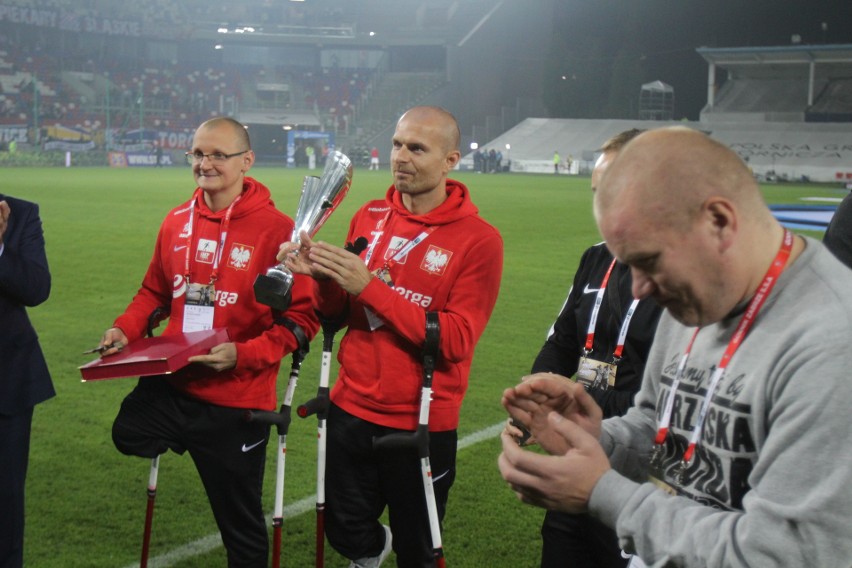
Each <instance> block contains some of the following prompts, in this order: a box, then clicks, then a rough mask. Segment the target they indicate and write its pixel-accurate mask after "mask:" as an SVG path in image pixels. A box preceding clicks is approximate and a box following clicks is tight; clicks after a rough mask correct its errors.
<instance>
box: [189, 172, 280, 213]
mask: <svg viewBox="0 0 852 568" xmlns="http://www.w3.org/2000/svg"><path fill="white" fill-rule="evenodd" d="M192 200H193V201H194V202H195V208H196V209H197V210H198V214H199V215H200V216H202V217H206V218H208V219H224V218H225V215H226V214H227V212H228V208H227V207H224V208H223V209H221V210H219V211H215V212H214V211H211V210H210V208H209V207H208V206H207V203H206V202H205V201H204V191H203V190H202V189H201V188H200V187H197V188H195V193H194V194H193V195H192ZM267 204H269V205H272V206H273V207H274V206H275V204H274V203H273V202H272V194H271V193H269V189H268V188H267V187H266V186H265V185H263V184H262V183H260V182H259V181H257V180H256V179H254V178H251V177H248V176H246V177H245V178H243V192H242V193H241V194H240V196H239V201H237V203H236V204H235V205H234V210H233V211H232V212H231V219H239V218H240V217H245V216H246V215H248V214H249V213H251V212H252V211H255V210H257V209H261V208H263V207H265V206H266V205H267Z"/></svg>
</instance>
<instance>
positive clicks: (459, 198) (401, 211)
mask: <svg viewBox="0 0 852 568" xmlns="http://www.w3.org/2000/svg"><path fill="white" fill-rule="evenodd" d="M385 201H386V202H387V203H388V205H390V207H391V208H392V209H393V212H394V213H396V214H398V215H401V216H403V217H405V218H407V219H408V220H410V221H413V222H417V223H423V224H425V225H446V224H447V223H452V222H453V221H457V220H459V219H461V218H463V217H469V216H471V215H476V214H477V213H479V209H478V208H477V207H476V205H474V204H473V201H471V200H470V191H469V190H468V189H467V186H465V185H464V184H463V183H461V182H460V181H456V180H453V179H448V180H447V199H445V200H444V202H443V203H441V204H440V205H438V206H437V207H436V208H435V209H433V210H431V211H429V212H428V213H424V214H422V215H415V214H414V213H412V212H411V211H409V210H408V209H406V208H405V205H403V203H402V194H401V193H399V192H398V191H397V190H396V188H395V187H394V186H393V185H392V186H390V188H389V189H388V191H387V193H386V194H385Z"/></svg>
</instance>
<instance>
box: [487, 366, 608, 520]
mask: <svg viewBox="0 0 852 568" xmlns="http://www.w3.org/2000/svg"><path fill="white" fill-rule="evenodd" d="M502 404H503V407H504V408H505V409H506V410H507V411H508V413H509V415H510V416H511V417H512V419H513V420H514V421H515V422H518V423H520V424H523V426H524V427H525V428H526V429H527V430H529V431H530V433H531V434H532V439H534V440H535V441H536V442H537V443H538V445H539V446H541V448H542V449H543V450H545V451H546V452H547V454H549V455H544V454H542V453H540V452H537V451H531V450H528V449H524V448H522V447H520V446H519V445H518V443H517V441H518V437H519V436H520V434H521V431H520V429H518V428H516V427H515V426H513V425H512V424H511V422H509V423H507V426H506V429H505V430H504V431H503V433H502V435H501V439H502V444H503V451H502V453H501V454H500V457H499V459H498V466H499V468H500V473H501V475H502V476H503V479H505V480H506V481H507V482H508V483H509V486H510V487H511V488H512V490H513V491H514V492H515V494H516V495H517V496H518V498H519V499H520V500H521V501H523V502H525V503H529V504H531V505H536V506H538V507H543V508H545V509H548V510H557V511H564V512H570V513H580V512H584V511H586V509H587V507H588V501H589V497H590V496H591V494H592V490H593V489H594V487H595V485H596V484H597V482H598V480H599V479H600V478H601V476H603V474H604V473H606V472H607V470H609V469H610V465H609V459H608V458H607V456H606V454H605V453H604V451H603V448H602V447H601V445H600V442H599V441H598V440H599V438H600V433H601V418H602V413H601V409H600V407H599V406H598V405H597V403H596V402H595V400H594V399H593V398H592V397H591V396H590V395H589V394H588V393H587V392H586V390H585V389H584V388H583V386H582V385H580V384H577V383H574V382H572V381H570V380H568V379H566V378H565V377H561V376H559V375H554V374H552V373H537V374H534V375H530V376H527V377H524V379H523V380H522V382H521V383H520V384H518V385H517V386H515V387H514V388H509V389H506V390H505V391H504V392H503V399H502Z"/></svg>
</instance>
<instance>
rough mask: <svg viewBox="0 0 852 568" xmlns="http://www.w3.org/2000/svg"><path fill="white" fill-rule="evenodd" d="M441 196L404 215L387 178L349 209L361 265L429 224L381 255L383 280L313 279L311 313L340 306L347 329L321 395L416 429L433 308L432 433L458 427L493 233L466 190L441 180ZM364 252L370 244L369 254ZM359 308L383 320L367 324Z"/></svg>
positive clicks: (497, 243)
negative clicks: (377, 191)
mask: <svg viewBox="0 0 852 568" xmlns="http://www.w3.org/2000/svg"><path fill="white" fill-rule="evenodd" d="M447 193H448V195H447V199H446V201H444V203H442V204H441V205H440V206H439V207H437V208H436V209H434V210H433V211H430V212H429V213H427V214H425V215H413V214H412V213H410V212H409V211H408V210H407V209H405V207H404V206H403V204H402V200H401V198H400V195H399V194H398V193H397V192H396V190H395V189H394V187H393V186H391V188H390V189H389V190H388V192H387V196H386V198H385V199H384V200H376V201H371V202H369V203H367V204H366V205H364V206H363V207H362V208H361V209H360V210H359V211H358V212H357V213H356V214H355V216H354V218H353V219H352V222H351V224H350V228H349V235H348V237H347V240H348V241H349V242H354V241H355V240H356V239H357V238H358V237H361V236H363V237H365V238H366V239H367V241H368V242H369V243H370V245H369V246H368V248H367V249H366V250H365V251H364V252H362V253H361V257H362V258H366V257H367V256H368V255H369V256H370V259H369V262H368V267H369V268H370V270H371V271H375V270H376V269H378V268H381V267H382V266H383V265H384V264H385V262H386V261H389V260H390V259H392V258H393V257H394V255H395V254H396V252H397V251H399V250H400V249H401V248H402V247H403V246H404V245H405V243H407V242H408V241H411V240H414V239H415V238H416V237H417V236H418V235H420V234H421V233H423V232H424V231H429V230H431V231H432V232H431V233H429V234H428V236H427V237H426V238H425V239H424V240H423V241H422V242H420V243H419V244H418V245H417V246H416V247H414V248H413V249H412V250H410V251H409V252H408V254H407V255H405V257H404V258H401V259H400V260H399V261H398V262H390V264H391V267H390V276H391V279H392V281H393V287H390V286H388V285H387V284H386V283H385V282H384V281H382V280H380V279H378V278H374V279H373V280H372V281H371V282H370V284H368V285H367V287H366V288H365V289H364V290H363V291H362V292H361V294H359V295H358V296H357V297H350V296H349V295H348V294H347V293H346V292H345V291H343V290H342V289H341V288H340V287H339V286H337V284H336V283H334V282H332V281H320V282H318V283H317V286H318V287H319V290H318V294H317V299H318V307H319V310H320V312H321V313H323V314H325V315H333V314H339V313H343V312H344V311H345V310H347V304H348V319H347V320H346V323H347V324H348V330H347V331H346V334H345V335H344V337H343V339H342V340H341V343H340V350H339V353H338V361H339V362H340V365H341V368H340V372H339V375H338V378H337V381H336V382H335V384H334V388H333V390H332V393H331V398H332V400H333V401H334V403H335V404H337V405H338V406H340V407H341V408H343V409H344V410H345V411H347V412H349V413H350V414H353V415H355V416H358V417H359V418H362V419H364V420H368V421H370V422H373V423H375V424H380V425H383V426H389V427H393V428H402V429H407V430H413V429H415V428H416V427H417V421H418V411H419V404H420V387H421V384H422V380H423V367H422V355H421V354H422V349H423V347H422V346H423V342H424V339H425V335H426V330H425V326H426V315H425V313H426V311H437V312H439V322H440V352H439V357H438V365H437V368H436V369H435V374H434V379H433V386H432V388H433V389H434V394H433V398H432V403H431V408H430V419H429V428H430V430H432V431H435V432H439V431H446V430H453V429H455V428H456V427H457V426H458V421H459V410H460V408H461V403H462V398H463V397H464V395H465V392H466V391H467V387H468V375H469V373H470V364H471V360H472V359H473V351H474V347H475V345H476V342H477V341H478V340H479V337H480V336H481V335H482V332H483V330H484V329H485V325H486V323H487V322H488V318H489V317H490V315H491V311H492V309H493V308H494V304H495V302H496V301H497V293H498V290H499V287H500V278H501V275H502V270H503V240H502V238H501V237H500V234H499V232H498V231H497V229H495V228H494V227H492V226H491V225H489V224H488V223H486V222H485V221H484V220H483V219H482V218H481V217H480V216H479V214H478V210H477V208H476V206H475V205H474V204H473V202H471V200H470V195H469V192H468V189H467V188H466V187H465V186H464V185H463V184H461V183H459V182H457V181H454V180H447ZM371 250H372V252H370V251H371ZM365 309H369V310H370V311H371V312H372V313H373V314H375V315H376V316H377V317H378V318H380V320H381V321H382V322H383V323H382V325H380V326H379V327H377V328H375V329H373V330H371V324H370V321H369V320H368V316H367V314H366V311H365Z"/></svg>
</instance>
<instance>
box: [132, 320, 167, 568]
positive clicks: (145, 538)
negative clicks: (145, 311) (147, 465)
mask: <svg viewBox="0 0 852 568" xmlns="http://www.w3.org/2000/svg"><path fill="white" fill-rule="evenodd" d="M168 315H169V312H168V309H167V308H165V307H163V306H160V307H158V308H156V309H155V310H154V311H153V312H151V315H150V316H148V328H147V330H146V335H147V336H148V337H154V330H155V329H156V328H157V326H158V325H160V322H161V321H163V319H165V318H166V317H168ZM159 473H160V456H157V457H155V458H153V459H152V460H151V470H150V471H149V473H148V488H147V493H148V504H147V506H146V508H145V528H144V530H143V531H142V554H141V556H140V558H139V568H146V567H147V566H148V548H149V547H150V545H151V526H152V525H153V523H154V501H155V500H156V499H157V475H158V474H159Z"/></svg>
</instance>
